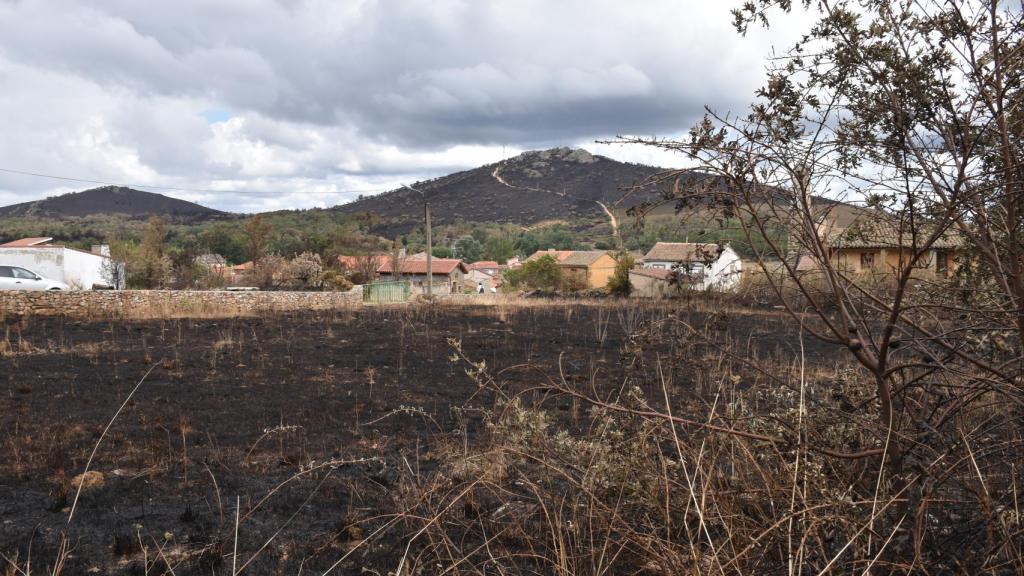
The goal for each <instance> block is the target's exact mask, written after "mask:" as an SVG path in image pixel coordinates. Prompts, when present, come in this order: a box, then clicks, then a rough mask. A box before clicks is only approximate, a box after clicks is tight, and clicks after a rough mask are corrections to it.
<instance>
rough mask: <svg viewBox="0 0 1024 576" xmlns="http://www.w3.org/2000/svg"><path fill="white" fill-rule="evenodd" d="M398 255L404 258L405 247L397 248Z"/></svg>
mask: <svg viewBox="0 0 1024 576" xmlns="http://www.w3.org/2000/svg"><path fill="white" fill-rule="evenodd" d="M398 257H399V258H405V248H399V249H398Z"/></svg>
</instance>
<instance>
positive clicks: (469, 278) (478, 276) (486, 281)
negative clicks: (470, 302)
mask: <svg viewBox="0 0 1024 576" xmlns="http://www.w3.org/2000/svg"><path fill="white" fill-rule="evenodd" d="M467 268H469V272H467V273H466V276H465V281H464V283H463V284H464V285H465V286H466V287H467V288H468V289H469V290H471V291H475V290H476V289H477V287H478V286H479V285H480V284H483V285H484V290H485V291H487V292H490V291H491V288H497V287H498V284H499V283H500V281H501V275H500V274H494V275H492V274H488V273H487V272H485V271H483V270H475V269H473V268H472V265H470V266H468V267H467Z"/></svg>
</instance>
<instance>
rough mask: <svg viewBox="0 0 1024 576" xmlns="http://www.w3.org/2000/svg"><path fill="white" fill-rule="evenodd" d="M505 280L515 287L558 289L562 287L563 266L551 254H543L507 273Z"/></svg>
mask: <svg viewBox="0 0 1024 576" xmlns="http://www.w3.org/2000/svg"><path fill="white" fill-rule="evenodd" d="M505 281H506V282H508V284H509V285H510V286H512V287H513V288H532V289H536V290H558V289H559V288H561V287H562V268H561V267H560V266H559V265H558V262H557V261H556V260H555V259H554V258H553V257H551V256H541V257H540V258H537V259H535V260H530V261H528V262H526V263H524V264H523V265H522V266H520V267H519V268H516V269H513V270H509V271H507V272H506V273H505Z"/></svg>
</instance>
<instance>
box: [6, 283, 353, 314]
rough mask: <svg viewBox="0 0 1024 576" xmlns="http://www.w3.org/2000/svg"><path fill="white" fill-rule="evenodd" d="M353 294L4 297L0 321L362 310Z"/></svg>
mask: <svg viewBox="0 0 1024 576" xmlns="http://www.w3.org/2000/svg"><path fill="white" fill-rule="evenodd" d="M361 301H362V290H361V289H359V288H357V289H355V290H352V291H351V292H229V291H226V290H205V291H190V290H120V291H88V290H82V291H67V292H60V291H52V292H29V291H13V290H12V291H0V318H3V317H8V318H9V317H18V316H33V315H66V316H73V317H89V318H97V317H98V318H108V317H113V318H168V317H170V318H173V317H213V316H216V317H227V316H246V315H255V314H266V313H273V312H288V311H302V310H332V309H338V308H345V307H351V306H355V305H358V304H359V303H360V302H361Z"/></svg>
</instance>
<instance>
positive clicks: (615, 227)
mask: <svg viewBox="0 0 1024 576" xmlns="http://www.w3.org/2000/svg"><path fill="white" fill-rule="evenodd" d="M594 202H597V205H598V206H600V207H601V210H604V213H605V214H607V215H608V221H609V222H611V223H612V234H614V235H615V239H616V240H617V241H618V243H619V247H620V248H621V247H622V237H621V236H619V220H618V218H616V217H615V214H613V213H612V211H611V210H609V209H608V207H607V206H605V205H604V202H601V201H600V200H594Z"/></svg>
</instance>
